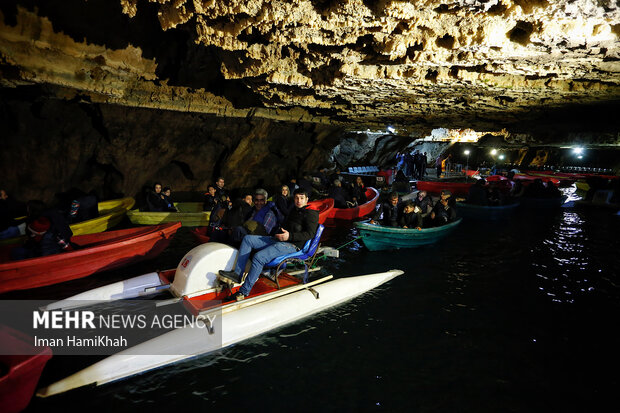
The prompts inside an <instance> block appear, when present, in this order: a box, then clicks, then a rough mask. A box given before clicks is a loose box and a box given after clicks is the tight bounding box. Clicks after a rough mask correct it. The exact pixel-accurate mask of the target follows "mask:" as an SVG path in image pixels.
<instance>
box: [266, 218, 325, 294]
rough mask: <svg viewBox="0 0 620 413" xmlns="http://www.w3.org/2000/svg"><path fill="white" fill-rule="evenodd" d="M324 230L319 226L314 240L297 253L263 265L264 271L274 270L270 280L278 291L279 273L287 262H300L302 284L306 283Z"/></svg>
mask: <svg viewBox="0 0 620 413" xmlns="http://www.w3.org/2000/svg"><path fill="white" fill-rule="evenodd" d="M324 228H325V227H324V226H323V225H321V224H319V226H318V227H317V229H316V233H315V234H314V238H312V239H310V240H308V241H306V243H305V244H304V247H303V248H302V249H300V250H299V251H295V252H292V253H290V254H286V255H281V256H279V257H276V258H274V259H273V260H271V261H270V262H269V263H267V265H265V267H264V268H265V269H271V270H272V269H274V268H275V273H274V276H273V279H272V280H273V281H275V283H276V285H277V287H278V289H280V283H279V282H278V277H279V276H280V273H282V271H284V269H285V268H286V264H287V263H289V262H300V263H303V264H304V277H303V283H304V284H305V283H307V282H308V268H309V267H312V266H313V265H314V263H315V261H316V259H317V251H318V249H319V243H320V241H321V235H322V234H323V229H324Z"/></svg>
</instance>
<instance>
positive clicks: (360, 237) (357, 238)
mask: <svg viewBox="0 0 620 413" xmlns="http://www.w3.org/2000/svg"><path fill="white" fill-rule="evenodd" d="M362 238H364V235H360V236H359V237H356V238H353V239H352V240H351V241H349V242H346V243H344V244H342V245H341V246H339V247H336V248H335V249H337V250H339V249H340V248H342V247H346V246H347V245H349V244H351V243H352V242H355V241H357V240H359V239H362Z"/></svg>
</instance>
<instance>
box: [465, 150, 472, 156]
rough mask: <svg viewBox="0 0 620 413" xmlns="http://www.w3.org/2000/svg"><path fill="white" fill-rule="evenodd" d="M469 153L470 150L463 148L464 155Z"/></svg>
mask: <svg viewBox="0 0 620 413" xmlns="http://www.w3.org/2000/svg"><path fill="white" fill-rule="evenodd" d="M470 153H471V152H470V151H469V149H465V150H464V151H463V154H465V155H467V156H469V154H470Z"/></svg>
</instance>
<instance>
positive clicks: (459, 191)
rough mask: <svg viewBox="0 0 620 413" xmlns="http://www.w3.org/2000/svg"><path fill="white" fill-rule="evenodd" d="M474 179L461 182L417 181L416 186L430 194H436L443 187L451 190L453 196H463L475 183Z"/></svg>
mask: <svg viewBox="0 0 620 413" xmlns="http://www.w3.org/2000/svg"><path fill="white" fill-rule="evenodd" d="M475 182H476V181H475V179H472V180H471V183H461V182H442V181H417V182H416V188H417V189H418V190H420V191H426V192H428V193H432V194H438V193H440V192H441V191H442V190H443V189H447V190H448V191H450V192H452V195H454V196H465V195H467V194H468V193H469V188H470V187H471V186H472V185H473V184H474V183H475Z"/></svg>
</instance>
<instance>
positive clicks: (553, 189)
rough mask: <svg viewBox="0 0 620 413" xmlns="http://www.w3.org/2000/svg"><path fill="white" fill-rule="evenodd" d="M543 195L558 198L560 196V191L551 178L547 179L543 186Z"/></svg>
mask: <svg viewBox="0 0 620 413" xmlns="http://www.w3.org/2000/svg"><path fill="white" fill-rule="evenodd" d="M545 195H546V196H547V197H549V198H559V197H561V196H562V192H561V191H560V190H559V189H558V187H557V186H555V184H554V183H553V182H551V180H548V181H547V183H546V187H545Z"/></svg>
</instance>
